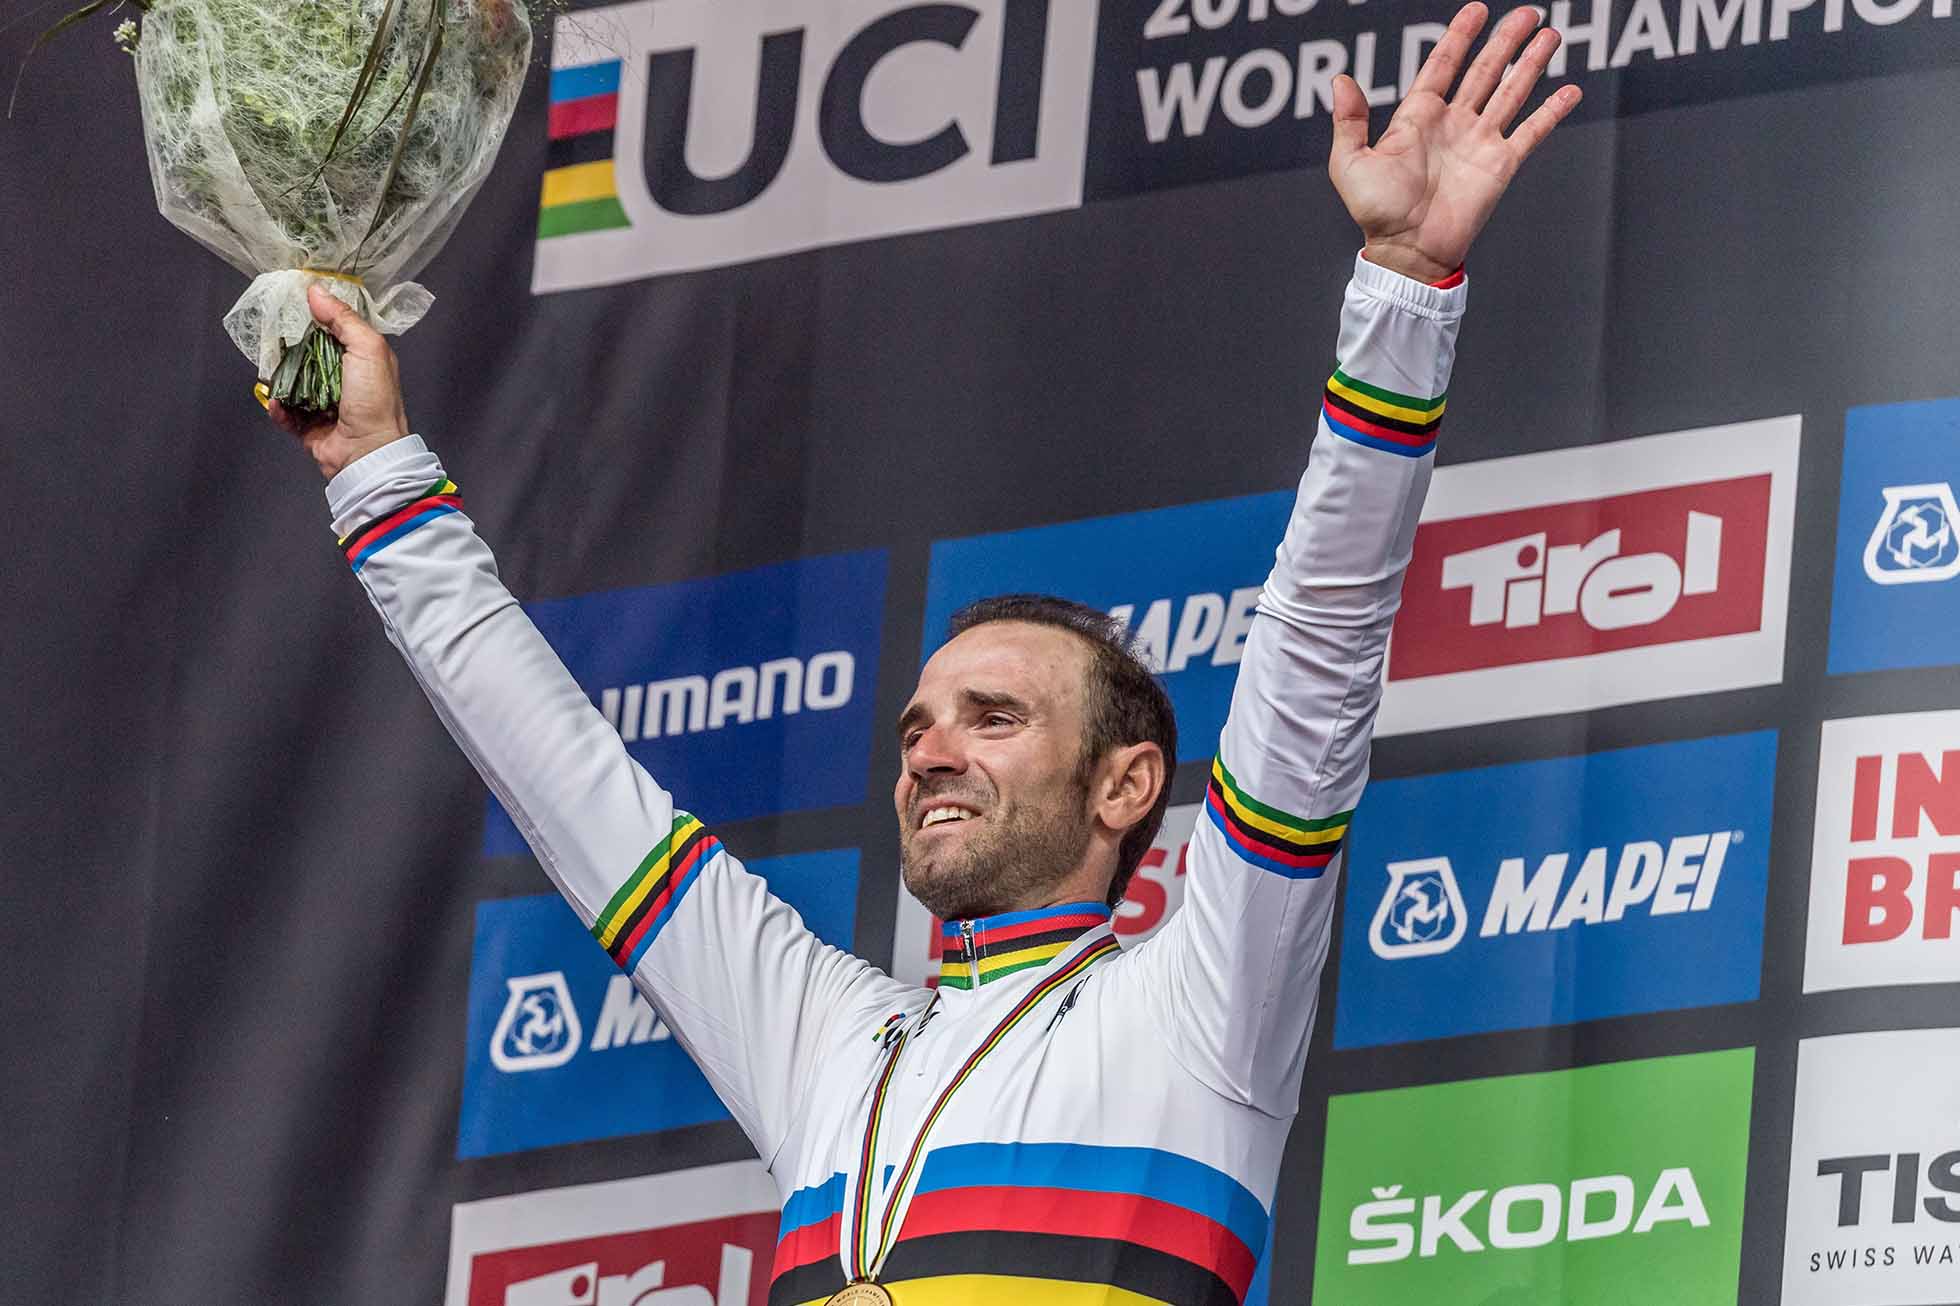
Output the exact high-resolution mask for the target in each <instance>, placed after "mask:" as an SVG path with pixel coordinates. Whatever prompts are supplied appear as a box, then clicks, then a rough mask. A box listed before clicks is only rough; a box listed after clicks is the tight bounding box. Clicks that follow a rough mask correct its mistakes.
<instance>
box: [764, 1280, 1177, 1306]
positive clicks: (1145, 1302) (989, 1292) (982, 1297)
mask: <svg viewBox="0 0 1960 1306" xmlns="http://www.w3.org/2000/svg"><path fill="white" fill-rule="evenodd" d="M829 1296H830V1294H828V1293H824V1294H823V1295H821V1296H816V1297H811V1298H809V1299H808V1300H807V1301H801V1302H794V1303H791V1302H787V1301H785V1302H783V1303H782V1304H781V1306H823V1304H824V1302H825V1301H827V1300H829ZM769 1300H770V1306H778V1302H777V1299H776V1298H775V1297H773V1296H772V1297H771V1298H770V1299H769ZM1003 1303H1016V1304H1017V1306H1018V1304H1019V1303H1025V1304H1026V1306H1174V1304H1173V1303H1167V1302H1163V1301H1160V1300H1159V1299H1158V1298H1156V1297H1145V1296H1143V1295H1142V1294H1141V1293H1134V1292H1130V1291H1128V1290H1126V1289H1123V1288H1112V1287H1109V1286H1107V1285H1105V1284H1100V1283H1056V1282H1054V1281H1053V1280H1047V1279H1023V1278H1019V1277H1016V1276H1014V1275H1008V1274H942V1275H936V1276H934V1277H933V1278H930V1279H909V1280H907V1281H906V1284H905V1306H1002V1304H1003Z"/></svg>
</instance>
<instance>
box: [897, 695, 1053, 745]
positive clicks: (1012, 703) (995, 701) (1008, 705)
mask: <svg viewBox="0 0 1960 1306" xmlns="http://www.w3.org/2000/svg"><path fill="white" fill-rule="evenodd" d="M960 701H961V702H963V703H965V704H966V705H967V706H968V707H973V708H978V709H980V710H982V711H993V710H1002V711H1008V712H1018V713H1020V714H1021V715H1023V716H1025V715H1027V714H1028V713H1029V712H1030V711H1031V709H1030V708H1029V707H1028V704H1027V701H1026V700H1025V699H1021V698H1017V697H1015V696H1014V695H1013V694H1009V693H1007V692H1005V691H1003V690H994V689H962V690H961V691H960ZM931 716H932V713H931V712H930V711H928V710H927V708H926V705H925V704H924V703H914V704H912V705H911V706H910V707H908V708H906V709H905V711H904V713H903V714H901V715H900V716H899V718H898V724H897V725H896V726H895V727H893V731H894V733H896V734H897V735H898V738H899V742H901V743H903V742H904V740H905V735H906V732H907V731H909V730H911V728H912V727H913V726H915V725H918V724H919V723H920V722H922V721H925V720H927V719H929V718H930V717H931Z"/></svg>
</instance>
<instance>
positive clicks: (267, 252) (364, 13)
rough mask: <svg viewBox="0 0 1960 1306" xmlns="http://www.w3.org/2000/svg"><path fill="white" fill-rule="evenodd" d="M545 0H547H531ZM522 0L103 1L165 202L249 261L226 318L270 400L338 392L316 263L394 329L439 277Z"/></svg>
mask: <svg viewBox="0 0 1960 1306" xmlns="http://www.w3.org/2000/svg"><path fill="white" fill-rule="evenodd" d="M539 2H540V3H548V2H549V0H539ZM523 3H524V0H94V2H93V3H91V4H88V5H86V6H84V7H83V8H81V9H78V10H76V11H75V12H74V13H72V14H69V15H68V16H67V17H66V18H64V19H62V20H61V21H60V22H59V23H57V24H55V25H54V26H53V27H51V28H49V29H48V31H46V32H44V33H42V35H41V37H40V40H39V41H37V42H36V45H37V46H38V45H39V44H41V43H42V42H45V41H46V40H48V39H49V38H50V37H52V36H53V35H55V34H56V33H57V32H59V31H61V30H63V29H65V28H68V27H70V26H73V25H74V24H75V23H77V22H79V21H81V20H83V19H85V18H87V17H89V16H90V15H92V14H94V13H96V12H98V11H101V10H103V9H105V8H111V9H120V8H121V7H122V6H123V5H128V6H129V7H130V8H132V9H134V10H136V11H138V12H139V13H140V15H141V20H140V26H139V24H138V22H137V21H136V20H133V19H132V20H128V21H125V22H123V23H122V24H121V26H120V27H118V28H117V29H116V39H117V40H118V42H119V43H121V44H122V45H123V46H124V48H125V49H128V50H130V51H131V52H132V53H133V54H134V55H135V60H136V84H137V89H138V93H139V95H140V97H141V103H142V112H143V137H144V141H145V144H146V147H147V151H148V154H149V161H150V178H151V181H152V182H153V183H154V185H155V188H156V197H157V207H158V209H159V210H160V211H161V212H162V213H163V215H164V216H165V217H166V218H168V219H169V220H170V221H171V222H172V223H174V224H175V225H176V226H177V227H178V228H179V229H180V230H182V231H184V232H185V233H187V234H189V235H190V236H192V237H194V238H195V239H196V240H197V241H198V242H199V243H201V244H203V245H204V246H205V247H206V248H208V249H210V250H211V251H212V252H214V253H216V254H217V255H219V256H220V257H221V258H223V259H225V260H226V261H227V262H229V263H231V264H232V265H233V266H234V267H237V268H238V269H239V270H241V271H243V272H245V273H246V274H248V275H250V276H252V277H253V281H252V284H251V285H250V286H249V287H248V288H247V289H246V291H245V293H244V294H243V295H241V296H240V297H239V299H238V302H237V303H236V304H234V305H233V306H232V309H231V311H230V312H229V313H227V314H226V315H225V330H226V331H227V333H229V334H230V336H231V338H232V340H233V342H235V343H236V344H237V345H238V347H239V349H240V350H242V351H243V352H244V354H245V356H246V357H247V358H249V359H251V360H252V361H253V362H254V363H255V364H256V365H257V366H258V369H259V378H260V384H259V387H258V392H257V393H258V396H259V399H260V401H261V402H269V401H271V400H273V399H277V400H279V401H280V402H281V403H283V404H284V405H286V406H287V407H288V408H290V409H293V410H294V411H295V412H297V413H299V414H301V415H302V416H305V415H313V414H326V413H329V412H331V411H332V410H333V409H334V408H335V406H336V405H337V404H338V403H339V400H340V346H339V343H338V342H337V341H335V340H334V338H333V337H332V336H331V335H329V334H327V333H326V332H324V331H322V330H320V329H319V328H318V327H317V326H315V325H314V322H313V317H312V314H311V313H310V312H309V311H308V310H307V306H306V288H307V286H308V285H309V284H310V283H312V282H315V281H319V282H322V283H323V284H325V286H326V287H327V289H328V290H329V291H330V292H331V293H332V294H334V295H335V296H336V297H337V298H339V299H341V300H342V301H343V302H345V303H347V304H349V305H351V306H353V307H354V308H355V309H357V310H358V311H359V312H360V313H361V314H362V316H363V317H365V318H366V319H367V320H368V321H369V322H371V323H373V324H374V326H375V327H376V328H377V329H378V330H381V331H383V332H386V333H388V334H391V335H398V334H400V333H401V332H403V331H405V330H407V329H408V328H409V327H410V326H413V325H414V324H415V323H416V322H417V321H419V320H420V319H421V317H422V315H423V314H424V313H426V312H427V311H428V309H429V305H430V303H431V302H432V301H433V298H434V297H433V296H432V295H431V294H430V293H429V292H428V290H426V289H425V288H423V287H422V286H419V285H417V284H415V283H414V282H413V281H411V280H409V279H408V278H409V277H411V276H413V275H414V274H415V272H416V271H418V270H419V269H420V268H421V267H422V266H423V265H424V264H425V263H427V262H428V260H429V259H430V258H432V257H434V255H435V253H436V251H437V250H439V249H440V248H441V247H442V244H443V242H444V241H445V240H447V239H448V237H449V234H450V232H451V231H452V230H454V228H455V226H456V223H457V222H458V221H459V220H460V219H461V217H462V214H463V209H464V207H465V206H466V205H467V204H468V203H469V201H470V199H471V198H472V197H473V196H474V195H475V193H476V191H477V188H478V187H479V186H481V185H482V184H483V180H484V178H485V177H487V176H488V175H489V172H490V165H491V163H492V162H493V161H494V160H495V158H496V154H497V149H498V147H499V146H500V145H501V144H502V142H503V136H504V129H505V128H506V127H507V126H508V125H509V123H510V117H511V113H512V111H513V110H514V109H515V107H516V105H517V97H518V92H519V90H520V89H521V88H522V85H523V81H524V71H525V68H526V65H527V64H528V62H529V60H530V52H531V24H530V18H529V15H528V14H527V13H526V12H525V9H524V8H523Z"/></svg>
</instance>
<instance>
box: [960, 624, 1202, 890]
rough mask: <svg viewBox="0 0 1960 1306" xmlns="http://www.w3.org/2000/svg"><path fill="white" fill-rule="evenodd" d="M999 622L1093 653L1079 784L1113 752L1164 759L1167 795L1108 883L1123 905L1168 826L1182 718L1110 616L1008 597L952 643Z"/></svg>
mask: <svg viewBox="0 0 1960 1306" xmlns="http://www.w3.org/2000/svg"><path fill="white" fill-rule="evenodd" d="M995 621H1025V622H1028V623H1029V624H1031V625H1036V626H1052V627H1054V628H1055V629H1057V630H1066V631H1068V632H1069V633H1070V634H1072V635H1074V636H1075V637H1076V638H1078V639H1080V640H1081V641H1082V642H1083V643H1085V644H1087V645H1088V646H1089V676H1088V694H1087V695H1086V697H1085V707H1086V709H1087V710H1086V711H1085V713H1084V722H1083V729H1082V757H1081V760H1080V762H1079V763H1078V764H1077V770H1076V779H1077V781H1078V782H1079V783H1081V784H1083V785H1087V784H1088V782H1089V776H1090V773H1091V772H1093V771H1094V770H1095V768H1096V765H1097V764H1098V763H1099V762H1101V761H1102V759H1103V758H1104V757H1106V756H1108V755H1109V752H1110V750H1111V749H1115V748H1121V747H1123V746H1125V745H1126V744H1137V743H1146V742H1147V743H1152V744H1155V745H1157V747H1159V748H1161V749H1162V750H1163V751H1164V787H1163V789H1162V790H1161V791H1160V792H1159V793H1158V795H1157V801H1156V803H1154V804H1153V805H1152V806H1151V808H1150V811H1149V813H1148V814H1146V815H1145V816H1144V818H1143V819H1142V820H1141V821H1138V822H1137V823H1136V824H1135V825H1133V826H1131V827H1130V828H1129V829H1128V830H1127V831H1125V832H1124V834H1123V842H1122V844H1121V845H1120V846H1119V847H1118V849H1117V852H1116V875H1115V878H1113V879H1112V880H1110V882H1109V905H1110V906H1111V907H1114V906H1116V904H1117V903H1119V902H1121V901H1123V894H1124V892H1125V891H1126V890H1127V889H1128V888H1129V887H1130V877H1131V876H1133V875H1135V874H1136V869H1137V866H1138V864H1139V863H1141V862H1142V861H1143V855H1144V853H1145V852H1147V851H1149V848H1150V845H1151V843H1152V841H1154V840H1155V839H1156V838H1157V831H1158V830H1159V829H1161V828H1162V827H1163V824H1164V809H1165V808H1167V807H1169V806H1170V801H1171V776H1172V774H1173V773H1174V772H1175V771H1176V770H1177V715H1176V713H1175V712H1173V711H1172V709H1171V699H1170V695H1169V694H1167V693H1165V692H1164V686H1163V684H1162V683H1161V682H1159V681H1158V679H1157V677H1156V675H1155V674H1154V673H1153V672H1152V671H1151V670H1150V667H1149V664H1147V663H1146V662H1144V660H1143V659H1142V658H1140V657H1138V656H1137V654H1136V651H1135V649H1134V647H1133V646H1132V645H1131V642H1130V633H1129V628H1128V627H1127V626H1125V625H1124V624H1123V623H1122V622H1121V621H1118V620H1117V619H1116V618H1114V617H1112V616H1110V615H1109V614H1108V613H1106V612H1102V611H1099V610H1098V609H1096V608H1092V607H1090V606H1089V605H1088V604H1086V603H1077V602H1075V601H1074V600H1073V599H1063V598H1057V597H1055V596H1054V595H1052V594H1002V595H999V596H997V597H995V598H991V599H980V600H978V601H977V602H974V603H969V604H967V605H966V606H965V607H963V608H961V609H960V610H959V611H958V612H955V613H954V614H953V618H952V620H951V621H949V622H948V623H947V624H946V638H948V639H952V638H954V637H956V636H959V635H963V634H965V633H966V632H967V631H969V630H972V629H973V628H974V627H975V626H984V625H986V624H988V623H989V622H995Z"/></svg>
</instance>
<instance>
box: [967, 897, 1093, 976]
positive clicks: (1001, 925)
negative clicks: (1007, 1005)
mask: <svg viewBox="0 0 1960 1306" xmlns="http://www.w3.org/2000/svg"><path fill="white" fill-rule="evenodd" d="M1108 920H1109V908H1108V907H1106V906H1104V905H1103V904H1102V903H1099V902H1070V903H1063V904H1062V905H1061V906H1059V907H1038V908H1036V909H1035V910H1034V911H1017V912H1008V913H1006V914H1005V915H1001V916H987V917H984V918H982V919H980V920H976V921H947V922H945V923H944V924H943V925H941V926H940V927H939V940H940V948H941V952H940V954H939V987H940V988H943V989H971V988H976V987H978V986H979V985H981V984H991V983H992V982H993V981H995V980H997V979H1001V978H1004V977H1005V976H1008V975H1012V974H1014V973H1015V972H1016V971H1023V970H1027V969H1029V968H1030V967H1034V966H1045V965H1047V964H1048V963H1049V962H1050V961H1052V960H1054V959H1055V958H1056V957H1058V956H1060V955H1061V953H1062V952H1063V951H1064V950H1065V949H1066V948H1067V947H1068V945H1069V944H1071V943H1074V942H1075V941H1076V940H1077V939H1079V938H1081V937H1082V936H1083V935H1084V934H1086V933H1088V932H1089V931H1090V930H1093V929H1094V928H1096V926H1098V925H1102V924H1104V923H1106V922H1107V921H1108Z"/></svg>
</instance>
